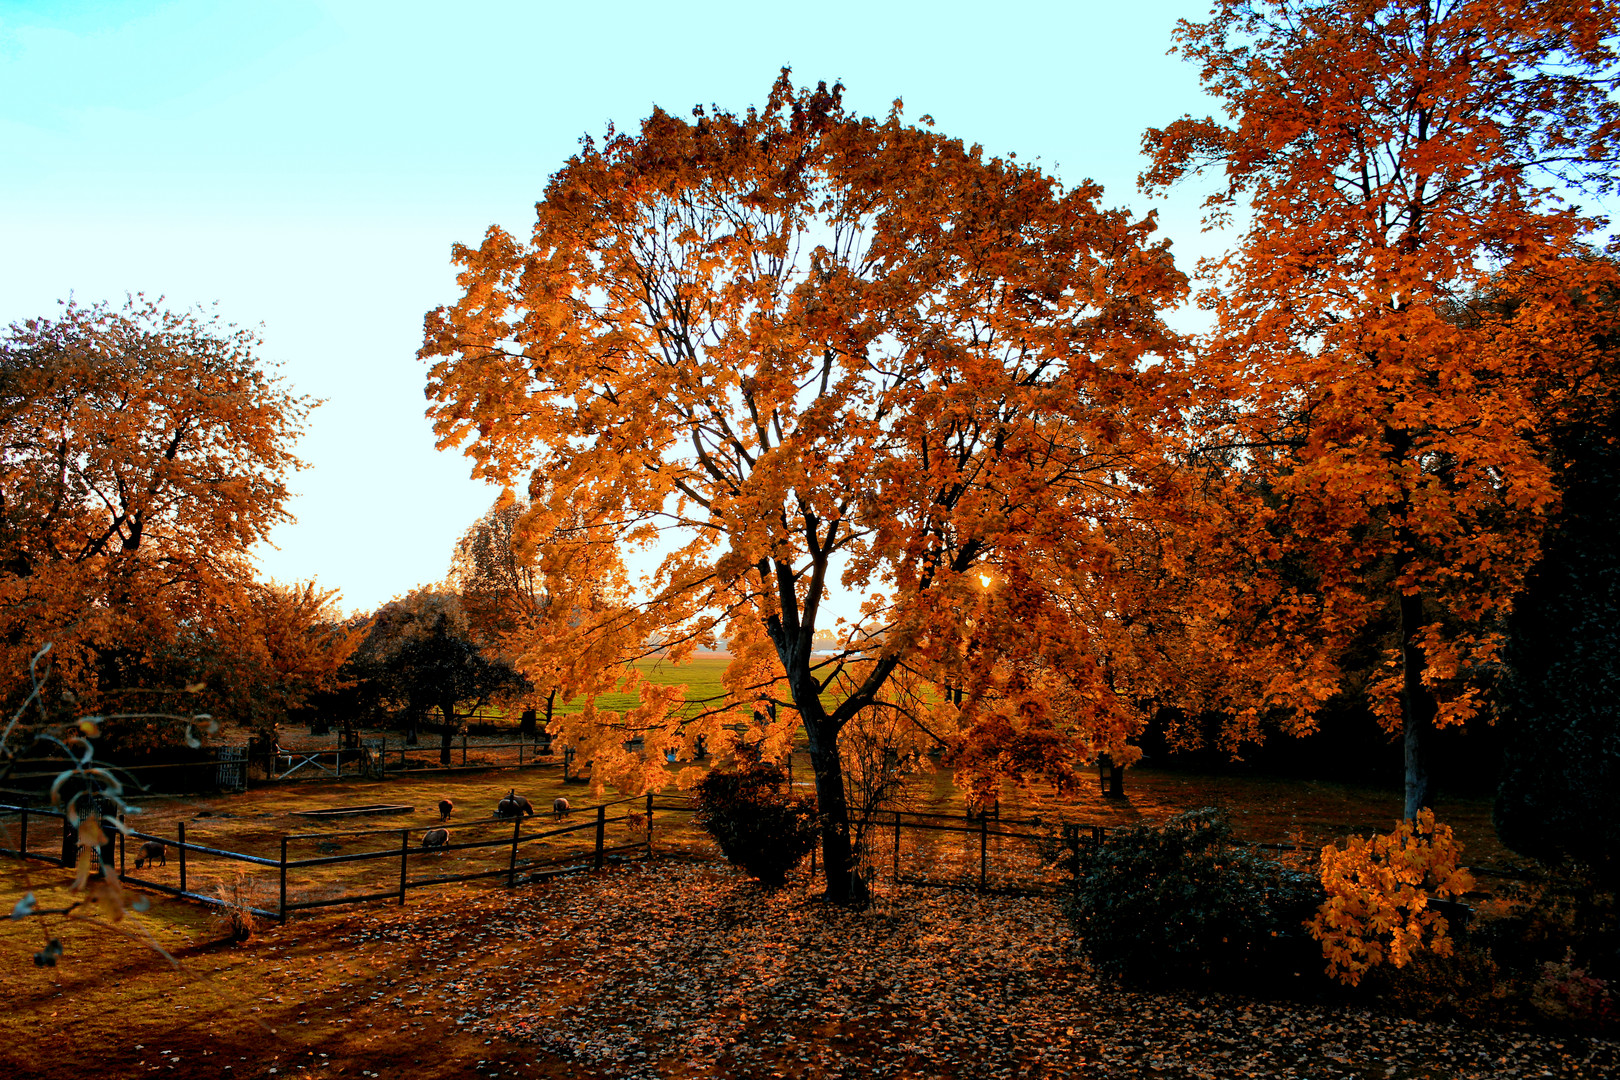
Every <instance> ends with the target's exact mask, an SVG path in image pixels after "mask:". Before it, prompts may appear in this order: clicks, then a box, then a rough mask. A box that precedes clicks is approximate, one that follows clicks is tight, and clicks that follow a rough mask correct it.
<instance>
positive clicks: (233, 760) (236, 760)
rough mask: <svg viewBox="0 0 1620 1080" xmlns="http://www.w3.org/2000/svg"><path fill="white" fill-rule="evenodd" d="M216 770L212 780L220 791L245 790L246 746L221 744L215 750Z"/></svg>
mask: <svg viewBox="0 0 1620 1080" xmlns="http://www.w3.org/2000/svg"><path fill="white" fill-rule="evenodd" d="M215 761H216V763H217V764H216V766H215V768H216V769H217V772H216V774H215V776H214V782H215V783H216V784H218V785H219V789H220V790H221V791H246V790H247V748H246V747H243V746H221V747H220V748H219V749H218V750H216V751H215Z"/></svg>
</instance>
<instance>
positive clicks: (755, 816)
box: [692, 763, 820, 889]
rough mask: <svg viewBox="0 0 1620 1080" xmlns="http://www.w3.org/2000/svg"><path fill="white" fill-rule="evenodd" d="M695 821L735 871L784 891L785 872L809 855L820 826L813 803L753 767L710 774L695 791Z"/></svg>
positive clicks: (777, 773) (782, 777)
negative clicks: (782, 887)
mask: <svg viewBox="0 0 1620 1080" xmlns="http://www.w3.org/2000/svg"><path fill="white" fill-rule="evenodd" d="M692 797H693V800H694V802H695V805H696V810H697V812H696V813H695V814H694V815H693V820H694V821H695V822H697V824H698V826H699V827H700V828H702V829H703V830H704V831H706V832H707V833H708V834H709V835H710V836H712V837H714V839H715V842H716V843H718V844H719V845H720V850H721V851H722V852H723V853H724V854H725V856H726V859H727V861H729V862H730V863H731V864H732V865H733V866H738V867H741V868H742V869H743V870H744V871H746V872H747V873H748V874H749V875H750V876H752V877H755V878H758V879H759V883H760V884H761V885H763V886H764V887H765V888H767V889H775V888H780V887H781V885H782V883H783V882H784V881H785V880H786V879H787V873H788V871H789V870H792V869H793V868H794V867H795V866H798V865H799V863H800V862H802V861H804V857H805V856H806V855H808V854H810V851H811V849H813V848H814V847H815V845H816V841H817V839H818V836H819V833H820V826H819V823H818V820H817V817H816V803H815V800H814V799H810V798H800V799H793V798H789V797H788V794H787V774H786V773H784V772H783V771H782V770H781V769H780V768H779V767H777V766H775V765H769V764H763V763H754V764H750V765H746V766H745V767H743V768H741V769H738V770H736V771H732V772H722V771H721V770H719V769H716V770H714V771H713V772H710V773H709V775H708V776H706V777H704V778H703V780H702V781H700V782H699V783H698V785H697V787H696V788H694V789H693V792H692Z"/></svg>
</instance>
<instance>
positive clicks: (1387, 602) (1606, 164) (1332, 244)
mask: <svg viewBox="0 0 1620 1080" xmlns="http://www.w3.org/2000/svg"><path fill="white" fill-rule="evenodd" d="M1616 18H1617V9H1616V7H1615V6H1614V5H1613V4H1612V3H1609V2H1607V0H1525V2H1521V3H1510V4H1502V3H1496V2H1489V0H1258V2H1251V0H1219V2H1217V3H1216V4H1215V5H1214V8H1213V11H1212V12H1211V15H1210V17H1209V19H1208V20H1207V21H1204V22H1183V23H1181V24H1180V27H1179V29H1178V31H1177V42H1178V48H1179V50H1180V51H1181V53H1182V54H1183V55H1184V56H1186V57H1187V58H1188V59H1190V60H1192V61H1194V62H1196V63H1198V64H1200V65H1201V67H1202V71H1203V83H1204V86H1205V88H1206V90H1207V91H1208V92H1209V93H1211V94H1212V95H1214V96H1215V97H1216V98H1217V99H1218V100H1220V101H1221V103H1222V104H1223V106H1224V108H1225V112H1226V117H1225V118H1224V119H1220V120H1218V119H1214V118H1206V119H1202V120H1199V119H1194V118H1192V117H1186V118H1183V119H1182V120H1179V121H1177V122H1175V123H1173V124H1171V125H1169V126H1168V127H1166V128H1163V129H1154V130H1151V131H1149V132H1148V134H1147V136H1146V139H1145V148H1146V150H1147V151H1148V152H1149V153H1150V154H1151V155H1152V158H1153V161H1152V166H1151V168H1150V169H1149V171H1148V172H1147V174H1146V175H1145V176H1144V183H1145V184H1146V185H1147V186H1148V187H1149V188H1150V189H1155V188H1160V187H1163V186H1165V185H1168V184H1171V183H1173V182H1175V181H1178V180H1180V179H1182V178H1183V177H1185V176H1187V175H1188V174H1189V173H1202V172H1204V171H1206V170H1218V171H1219V172H1220V173H1221V175H1222V179H1223V183H1222V185H1221V186H1220V187H1219V189H1218V190H1217V191H1216V192H1215V193H1214V194H1213V195H1212V196H1211V197H1210V198H1209V200H1208V201H1207V203H1206V206H1207V210H1208V213H1209V218H1210V220H1211V221H1212V223H1214V224H1217V225H1237V226H1239V227H1240V228H1241V241H1240V243H1239V244H1238V245H1237V246H1236V247H1235V248H1234V249H1233V250H1232V251H1231V252H1230V253H1229V254H1227V255H1226V256H1224V257H1223V258H1219V259H1216V260H1212V261H1211V262H1210V264H1208V265H1207V266H1206V267H1205V268H1204V269H1205V271H1206V272H1207V273H1208V274H1209V276H1210V277H1211V278H1212V279H1213V280H1212V288H1211V289H1210V291H1209V292H1208V293H1207V294H1206V302H1207V304H1208V305H1209V306H1210V307H1211V308H1213V310H1214V312H1215V314H1216V316H1217V318H1218V324H1217V327H1216V329H1215V330H1214V332H1213V333H1212V334H1211V335H1210V337H1209V339H1208V342H1207V348H1206V349H1205V350H1204V352H1203V355H1202V356H1201V372H1202V375H1203V393H1204V395H1205V397H1204V402H1205V409H1204V411H1203V412H1201V413H1200V414H1198V415H1199V418H1200V420H1201V421H1202V424H1203V427H1202V429H1201V431H1200V432H1199V435H1200V437H1201V438H1202V440H1203V444H1204V446H1205V447H1206V448H1219V449H1220V451H1221V452H1222V453H1223V454H1224V458H1223V460H1224V461H1225V462H1226V463H1227V464H1228V465H1229V466H1231V469H1232V473H1231V474H1230V475H1241V476H1242V477H1244V478H1245V479H1244V480H1243V481H1242V482H1241V483H1238V484H1236V485H1235V486H1234V489H1233V490H1234V494H1235V495H1237V496H1238V497H1239V502H1240V505H1242V506H1245V507H1246V508H1247V509H1245V510H1242V511H1241V512H1239V513H1238V514H1235V515H1232V517H1231V520H1233V521H1235V522H1237V523H1238V524H1239V526H1240V535H1238V536H1237V537H1236V538H1235V539H1228V540H1227V541H1225V544H1226V546H1227V547H1228V548H1229V549H1230V550H1231V551H1234V552H1238V553H1240V554H1241V555H1242V556H1243V557H1244V558H1245V559H1246V560H1247V561H1248V566H1247V567H1246V568H1245V569H1244V570H1243V571H1242V573H1241V575H1240V578H1241V583H1242V584H1243V586H1244V589H1245V595H1244V597H1243V598H1242V600H1241V601H1240V602H1241V603H1245V604H1253V603H1254V602H1255V599H1256V598H1257V597H1258V598H1260V602H1261V603H1262V604H1263V606H1264V608H1265V612H1266V615H1267V617H1266V618H1265V619H1263V620H1257V621H1254V622H1251V623H1250V624H1248V627H1247V630H1248V632H1249V635H1250V636H1249V640H1248V641H1247V642H1246V643H1244V647H1251V646H1252V647H1258V648H1259V649H1261V650H1263V651H1265V653H1266V655H1268V656H1269V657H1270V658H1271V659H1272V661H1273V662H1274V663H1275V670H1274V671H1273V672H1272V673H1270V674H1269V676H1266V677H1260V678H1257V679H1256V680H1255V684H1256V685H1257V686H1260V687H1261V688H1262V693H1261V703H1260V706H1259V708H1264V707H1265V706H1268V705H1283V706H1287V707H1288V708H1289V709H1291V710H1293V711H1294V712H1295V713H1296V714H1297V715H1300V716H1305V717H1308V715H1309V713H1310V712H1311V711H1312V710H1313V709H1314V708H1315V706H1316V705H1317V704H1318V703H1319V702H1320V701H1322V700H1323V699H1325V698H1326V697H1327V696H1329V695H1330V694H1332V693H1333V692H1334V691H1335V690H1336V688H1337V686H1338V680H1337V673H1336V671H1335V670H1334V667H1333V664H1332V662H1331V653H1332V652H1333V650H1335V649H1337V648H1341V647H1342V646H1343V644H1344V643H1345V642H1346V641H1347V640H1348V637H1349V635H1350V634H1352V633H1354V631H1355V630H1356V629H1357V628H1358V627H1361V626H1364V625H1366V624H1367V623H1368V621H1369V620H1370V619H1372V618H1373V617H1374V616H1375V614H1376V613H1377V612H1378V611H1379V610H1380V609H1383V608H1386V607H1387V606H1391V605H1392V606H1393V607H1394V608H1395V609H1397V610H1396V611H1395V613H1394V614H1395V619H1396V622H1397V624H1398V627H1399V629H1398V633H1397V640H1396V641H1394V642H1393V643H1392V645H1391V647H1390V649H1389V651H1388V653H1387V655H1386V659H1385V664H1384V667H1383V668H1382V670H1381V671H1380V673H1379V675H1378V677H1377V678H1375V679H1374V681H1373V683H1372V685H1371V687H1370V690H1369V695H1370V699H1371V701H1372V704H1373V707H1374V709H1375V711H1377V712H1378V713H1379V715H1380V716H1382V717H1383V718H1384V719H1385V720H1386V721H1387V722H1388V724H1389V725H1390V726H1391V728H1393V729H1394V730H1397V731H1399V732H1401V733H1402V735H1403V738H1404V741H1405V747H1406V814H1407V816H1408V817H1411V816H1413V815H1414V814H1416V812H1417V811H1418V809H1419V808H1421V807H1423V806H1424V805H1426V804H1427V803H1428V802H1429V801H1430V792H1429V778H1428V762H1427V756H1426V754H1425V750H1424V746H1425V740H1426V736H1427V734H1428V733H1429V732H1430V731H1432V730H1433V729H1434V728H1435V727H1437V726H1444V725H1449V724H1457V723H1461V722H1463V721H1464V720H1466V719H1467V718H1468V717H1470V716H1471V715H1474V714H1475V713H1476V712H1477V711H1478V710H1479V709H1480V708H1481V705H1482V698H1481V691H1480V685H1479V682H1478V680H1477V679H1475V678H1474V676H1475V675H1476V674H1478V673H1480V672H1482V671H1485V670H1488V669H1490V668H1491V667H1492V666H1493V665H1494V664H1495V663H1496V661H1497V653H1498V647H1499V644H1500V638H1501V635H1500V632H1499V625H1500V623H1499V620H1500V617H1501V616H1502V614H1503V613H1504V611H1505V610H1506V609H1507V608H1508V606H1509V605H1510V603H1511V599H1512V597H1513V595H1514V594H1515V593H1516V592H1517V591H1518V589H1519V587H1520V584H1521V582H1522V581H1523V578H1524V574H1525V571H1526V569H1527V567H1529V566H1530V565H1531V564H1532V563H1533V562H1534V560H1535V557H1536V554H1537V550H1538V538H1539V534H1540V532H1541V529H1542V526H1543V523H1544V521H1545V518H1546V514H1547V512H1548V510H1549V508H1550V507H1551V506H1552V505H1553V504H1554V502H1555V499H1556V492H1555V489H1554V486H1553V483H1552V478H1551V474H1550V471H1549V468H1548V466H1547V465H1546V463H1545V461H1544V460H1543V458H1542V456H1541V453H1540V446H1539V442H1538V436H1537V424H1538V416H1539V413H1538V408H1539V406H1538V402H1537V401H1536V400H1534V395H1533V393H1532V390H1533V387H1534V385H1535V383H1536V381H1537V377H1538V376H1539V375H1540V374H1541V373H1542V372H1544V371H1545V368H1546V365H1548V364H1554V365H1556V364H1558V363H1561V362H1564V358H1567V357H1571V356H1579V355H1581V354H1582V353H1583V352H1584V350H1585V345H1584V343H1583V342H1581V341H1580V340H1578V337H1579V335H1578V334H1576V333H1575V332H1574V331H1573V330H1572V329H1571V327H1570V325H1569V324H1567V323H1566V324H1560V323H1559V322H1558V321H1557V320H1556V319H1553V318H1548V319H1544V320H1540V321H1537V319H1536V317H1534V316H1531V315H1530V314H1529V313H1528V312H1527V311H1523V310H1521V311H1519V312H1518V313H1516V315H1515V316H1514V320H1517V323H1516V325H1510V322H1513V320H1509V319H1507V318H1506V317H1502V318H1493V317H1489V315H1488V314H1487V313H1483V312H1480V311H1477V310H1476V311H1474V312H1473V313H1470V312H1469V310H1468V308H1469V301H1470V299H1471V298H1472V297H1474V296H1475V295H1477V294H1478V293H1479V292H1480V291H1481V290H1485V289H1488V288H1490V287H1493V282H1495V281H1498V280H1500V279H1501V278H1502V277H1503V276H1504V275H1506V276H1507V277H1510V278H1512V279H1514V280H1515V281H1516V282H1518V283H1519V284H1518V285H1516V286H1515V287H1516V288H1525V289H1528V290H1529V291H1530V292H1532V293H1535V292H1537V291H1538V290H1537V287H1536V286H1534V285H1530V284H1526V283H1528V282H1533V281H1534V280H1535V279H1537V278H1551V277H1556V276H1558V275H1560V274H1563V273H1564V272H1565V271H1564V269H1563V266H1564V264H1561V263H1560V259H1562V258H1563V257H1564V256H1566V255H1568V254H1569V253H1571V252H1573V251H1575V250H1576V249H1577V246H1578V245H1579V243H1580V241H1581V240H1582V238H1583V236H1585V235H1587V234H1588V233H1589V232H1590V231H1591V230H1592V229H1593V228H1594V227H1595V226H1596V225H1597V222H1596V221H1595V220H1594V219H1592V218H1591V217H1588V216H1584V215H1583V214H1582V213H1580V211H1579V208H1578V207H1574V206H1571V205H1569V204H1568V203H1567V202H1566V201H1564V197H1565V196H1567V195H1568V193H1570V192H1571V191H1573V190H1576V189H1580V188H1585V189H1588V190H1593V191H1599V192H1602V191H1609V190H1612V189H1613V186H1614V178H1613V165H1614V162H1615V158H1616V154H1617V153H1620V142H1616V135H1617V134H1620V109H1617V106H1616V103H1615V101H1614V100H1613V98H1612V96H1611V92H1612V90H1613V87H1614V83H1615V78H1616V76H1617V73H1620V67H1617V63H1616V52H1615V31H1616ZM1555 291H1556V290H1546V289H1541V290H1540V292H1539V294H1540V295H1541V296H1542V297H1543V298H1544V299H1546V298H1549V297H1551V296H1552V295H1553V293H1554V292H1555ZM1547 305H1548V306H1546V307H1545V308H1544V309H1543V310H1544V311H1548V312H1551V311H1552V310H1553V309H1554V308H1556V307H1557V305H1556V304H1555V303H1553V302H1552V301H1551V300H1550V299H1549V300H1547ZM1561 327H1562V328H1561ZM1239 489H1241V490H1239Z"/></svg>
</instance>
